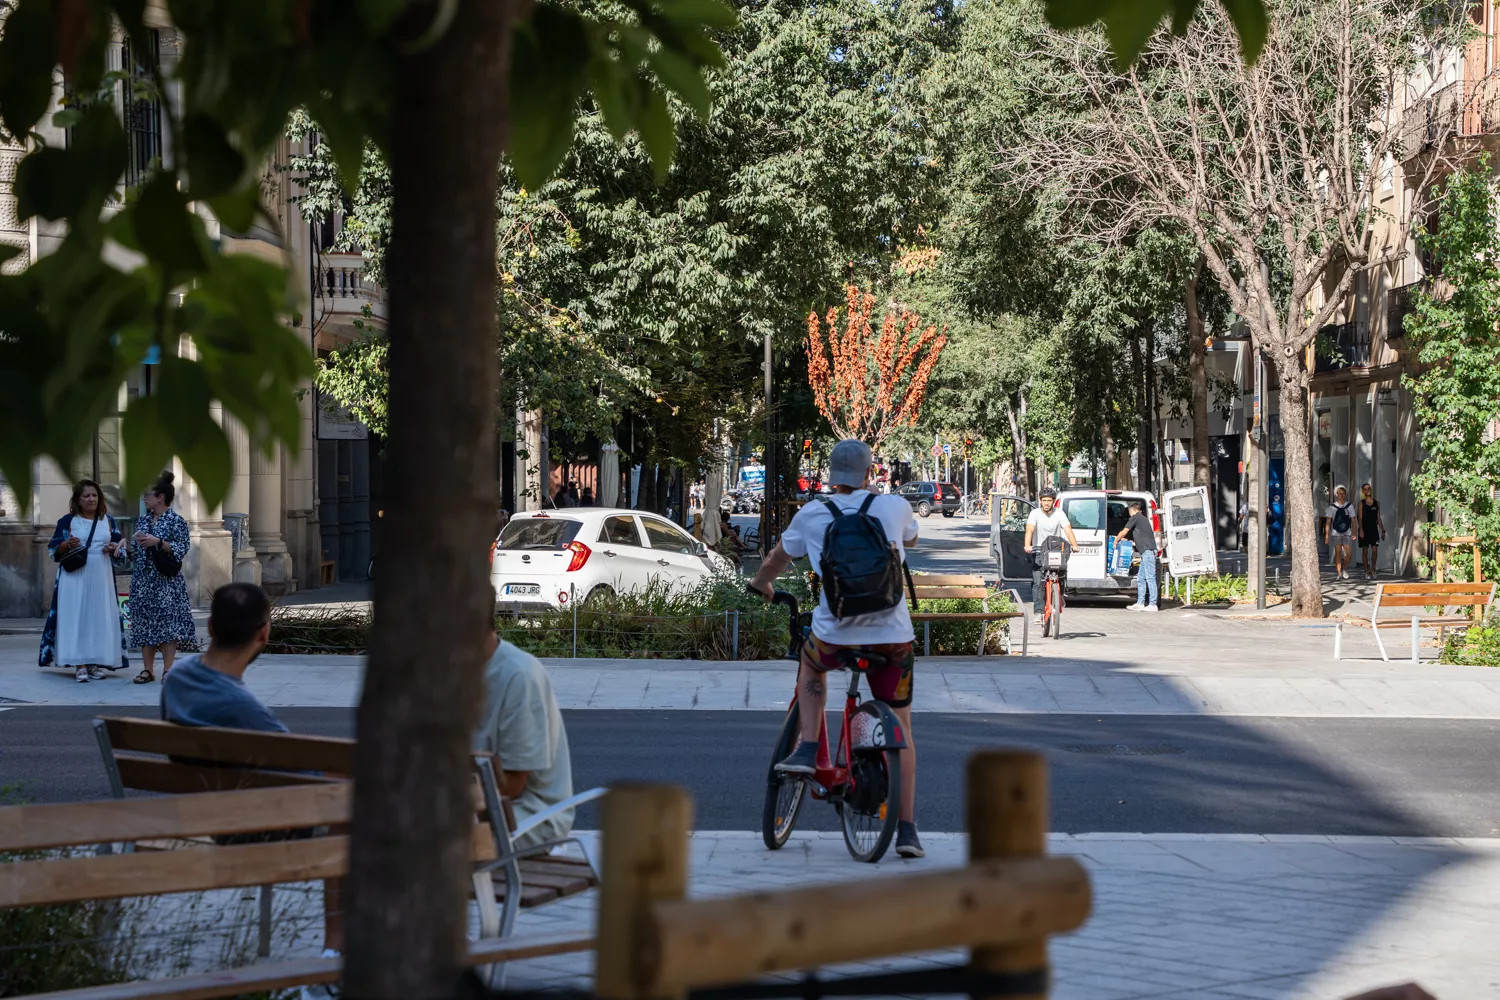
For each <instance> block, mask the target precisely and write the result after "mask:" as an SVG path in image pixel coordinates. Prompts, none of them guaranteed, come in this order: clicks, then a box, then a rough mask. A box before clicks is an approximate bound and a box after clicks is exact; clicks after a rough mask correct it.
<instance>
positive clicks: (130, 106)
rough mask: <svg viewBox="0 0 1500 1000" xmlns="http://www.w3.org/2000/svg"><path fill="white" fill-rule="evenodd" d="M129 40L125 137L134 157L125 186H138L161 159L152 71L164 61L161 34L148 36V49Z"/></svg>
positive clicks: (124, 64) (123, 51)
mask: <svg viewBox="0 0 1500 1000" xmlns="http://www.w3.org/2000/svg"><path fill="white" fill-rule="evenodd" d="M138 48H139V47H138V46H134V45H132V44H131V42H130V40H129V39H126V40H125V42H124V43H122V44H121V46H120V68H121V70H122V71H123V72H124V73H125V75H126V83H125V89H124V93H123V94H122V95H121V97H122V101H123V105H124V106H123V117H124V121H125V137H126V139H127V141H128V143H129V149H130V157H129V160H128V162H127V163H126V164H125V186H126V187H127V188H132V187H138V186H140V185H141V184H143V183H144V182H145V181H146V178H147V177H149V176H150V175H151V171H152V170H153V169H155V167H156V164H157V163H159V162H160V161H161V100H160V96H159V95H158V94H157V93H156V83H155V81H154V80H153V79H152V73H153V71H154V70H155V69H156V67H157V66H159V65H160V60H161V34H160V33H159V32H156V31H152V32H150V33H149V34H148V35H147V39H146V45H145V49H144V51H138Z"/></svg>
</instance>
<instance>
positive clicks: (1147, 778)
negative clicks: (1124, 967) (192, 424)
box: [0, 707, 1500, 837]
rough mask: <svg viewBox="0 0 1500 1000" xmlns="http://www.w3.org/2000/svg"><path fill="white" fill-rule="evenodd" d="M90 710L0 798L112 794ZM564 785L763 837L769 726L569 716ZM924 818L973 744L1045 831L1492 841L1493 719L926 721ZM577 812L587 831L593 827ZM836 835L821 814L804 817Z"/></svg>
mask: <svg viewBox="0 0 1500 1000" xmlns="http://www.w3.org/2000/svg"><path fill="white" fill-rule="evenodd" d="M98 711H99V710H98V709H95V708H84V707H80V708H43V707H38V708H17V709H12V710H9V711H0V788H4V787H5V786H17V785H19V786H20V788H19V794H20V795H21V796H23V797H24V798H25V799H27V800H29V801H33V802H49V801H51V802H57V801H76V800H79V799H89V798H102V797H104V796H106V795H108V794H109V792H108V787H107V785H106V784H105V779H104V772H103V769H102V766H101V764H100V761H99V754H98V750H97V748H96V744H95V743H94V737H93V732H92V729H91V728H90V726H89V722H88V720H89V719H91V718H92V717H93V716H94V715H96V714H98ZM279 714H280V715H281V717H282V719H283V720H284V721H285V722H286V723H287V725H288V726H290V727H291V728H292V729H294V730H297V731H302V732H310V733H320V734H327V735H350V734H351V732H352V729H353V714H352V713H351V712H349V711H345V710H337V709H312V708H301V709H284V710H282V711H281V712H280V713H279ZM565 715H566V717H567V724H568V734H569V739H570V742H571V746H572V752H573V766H574V785H575V787H577V788H580V789H582V788H588V787H591V786H593V785H598V784H607V783H608V782H610V781H614V780H621V779H634V780H647V781H664V782H674V783H678V784H682V785H685V786H687V787H688V788H690V789H691V790H692V792H693V795H694V798H695V801H696V808H697V819H696V825H697V826H698V828H700V829H705V830H753V829H756V828H757V825H758V823H759V815H760V804H761V800H762V794H763V790H764V788H765V776H766V767H767V764H768V762H769V757H770V750H771V745H772V742H773V740H774V738H775V736H776V733H777V731H778V728H779V726H780V721H781V720H780V717H779V716H778V715H775V714H771V713H762V712H659V711H656V712H653V711H577V712H567V713H565ZM916 723H917V724H916V730H917V734H916V735H917V739H918V749H919V752H920V758H919V761H920V769H919V784H918V821H919V823H920V824H921V825H922V827H923V828H924V829H928V830H958V829H962V826H963V801H962V796H963V791H962V771H963V761H964V758H965V757H966V756H967V755H968V753H969V752H970V751H971V750H973V749H974V748H976V747H980V746H986V745H1001V744H1006V745H1024V746H1033V747H1039V748H1042V749H1043V750H1045V751H1046V752H1047V754H1048V757H1049V759H1050V760H1051V766H1052V777H1053V784H1052V815H1053V828H1054V829H1056V830H1059V831H1064V832H1070V833H1078V832H1087V831H1111V832H1119V831H1139V832H1143V833H1159V832H1176V833H1262V834H1264V833H1292V834H1371V835H1384V836H1471V837H1493V836H1500V782H1497V781H1496V780H1495V775H1496V774H1497V773H1500V722H1485V721H1449V720H1420V719H1388V720H1373V719H1243V718H1236V719H1225V718H1211V717H1176V718H1163V717H1159V716H1155V717H1153V716H1113V717H1109V718H1102V719H1101V718H1096V717H1093V716H1085V715H990V716H981V715H941V714H926V715H919V716H918V717H917V720H916ZM596 823H597V815H596V814H595V813H594V812H593V811H592V810H589V811H586V812H585V813H584V814H583V815H582V816H581V817H580V819H579V825H580V827H584V828H587V827H593V826H595V825H596ZM802 823H803V824H804V825H805V826H806V827H809V828H817V829H836V828H837V827H836V826H835V825H834V824H835V815H834V812H833V810H832V809H830V808H827V807H826V806H823V805H821V804H813V808H808V809H805V810H804V813H803V819H802Z"/></svg>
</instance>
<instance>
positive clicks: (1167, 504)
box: [1161, 486, 1219, 577]
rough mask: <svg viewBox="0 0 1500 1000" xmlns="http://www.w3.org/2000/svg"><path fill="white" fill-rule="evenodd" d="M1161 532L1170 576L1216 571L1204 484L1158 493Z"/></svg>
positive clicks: (1203, 573) (1206, 488)
mask: <svg viewBox="0 0 1500 1000" xmlns="http://www.w3.org/2000/svg"><path fill="white" fill-rule="evenodd" d="M1161 500H1162V533H1163V534H1164V535H1165V536H1166V544H1167V568H1168V569H1169V570H1170V571H1171V573H1172V575H1173V576H1176V577H1184V576H1208V575H1211V574H1215V573H1218V572H1219V557H1218V553H1217V552H1215V550H1214V526H1213V520H1212V517H1211V513H1212V511H1211V508H1210V507H1209V503H1208V487H1206V486H1189V487H1187V488H1186V489H1181V490H1172V491H1170V492H1168V493H1165V494H1163V495H1162V498H1161Z"/></svg>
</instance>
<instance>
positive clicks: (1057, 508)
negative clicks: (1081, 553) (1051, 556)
mask: <svg viewBox="0 0 1500 1000" xmlns="http://www.w3.org/2000/svg"><path fill="white" fill-rule="evenodd" d="M1038 502H1040V503H1041V506H1040V507H1037V508H1036V509H1034V510H1033V511H1032V512H1031V513H1030V514H1028V515H1027V517H1026V538H1025V540H1024V541H1023V543H1022V547H1023V548H1025V550H1026V552H1027V554H1028V555H1031V556H1032V557H1033V558H1032V565H1031V606H1032V608H1033V609H1035V611H1036V613H1037V614H1041V613H1042V610H1043V607H1042V600H1043V598H1044V597H1045V596H1046V595H1045V594H1044V593H1043V592H1042V567H1041V565H1040V564H1039V563H1038V562H1037V561H1036V559H1035V553H1036V552H1037V551H1038V550H1039V549H1041V548H1042V547H1043V545H1045V544H1046V541H1047V539H1049V538H1058V537H1060V538H1066V539H1067V541H1068V544H1069V545H1071V546H1072V547H1073V550H1074V551H1075V552H1076V551H1077V550H1078V537H1077V536H1076V535H1074V534H1073V525H1072V524H1070V523H1068V515H1066V514H1064V513H1063V509H1062V506H1061V505H1060V504H1059V503H1058V502H1057V491H1056V490H1054V489H1053V488H1052V487H1050V486H1043V487H1042V493H1041V496H1040V497H1039V498H1038Z"/></svg>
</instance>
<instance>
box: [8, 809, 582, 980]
mask: <svg viewBox="0 0 1500 1000" xmlns="http://www.w3.org/2000/svg"><path fill="white" fill-rule="evenodd" d="M352 803H353V784H352V783H351V782H348V781H337V780H324V781H311V782H304V783H300V784H288V785H281V786H268V787H261V788H248V789H244V790H240V791H213V792H195V793H191V794H177V795H158V796H146V797H132V798H129V799H123V800H105V801H101V802H80V803H69V804H65V805H26V806H10V807H5V808H0V852H16V853H18V854H20V855H21V856H22V857H23V858H24V859H25V860H17V861H11V862H9V863H7V864H4V865H3V866H0V908H7V909H8V908H13V907H23V906H45V905H51V904H60V903H75V902H80V901H84V900H121V899H130V898H136V897H144V896H159V895H165V894H170V893H187V892H207V891H212V890H219V889H237V888H248V887H251V886H259V885H267V884H273V883H277V882H282V883H287V882H304V881H312V880H317V879H325V880H326V879H338V878H341V877H343V876H344V875H346V874H347V872H348V862H349V838H348V837H347V836H346V835H345V834H344V833H343V832H342V831H343V830H344V829H345V828H346V827H347V824H348V823H349V821H350V816H351V807H352ZM291 830H297V831H299V832H300V833H301V834H303V835H302V836H299V837H298V838H297V839H283V840H271V841H267V842H258V843H229V844H224V843H219V842H217V841H215V840H214V839H213V838H215V837H223V836H233V835H243V834H265V833H273V832H283V831H291ZM309 834H310V835H309ZM169 841H175V842H180V843H182V844H183V845H184V846H183V847H182V848H181V849H179V850H174V851H161V850H157V851H137V850H132V849H131V847H132V845H133V844H140V843H149V842H154V843H163V842H169ZM117 847H118V848H119V849H118V850H117V849H116V848H117ZM472 850H473V857H474V861H475V864H476V873H475V881H476V885H479V884H482V883H487V882H488V881H489V875H488V869H487V868H486V867H485V866H486V865H487V864H489V863H493V862H494V861H495V860H496V851H495V840H494V838H493V836H492V833H491V831H490V828H489V824H487V823H485V822H483V821H482V820H481V821H478V822H476V824H475V826H474V834H473V844H472ZM38 853H41V854H43V855H44V856H42V857H36V855H37V854H38ZM8 943H9V942H8ZM37 944H38V945H39V946H41V947H45V946H46V944H47V942H37ZM592 947H593V939H592V938H591V937H587V936H579V935H567V936H564V935H556V934H551V935H545V936H542V935H538V936H534V937H526V938H523V937H506V938H504V939H501V938H498V937H495V936H493V935H488V936H481V938H480V939H479V940H476V941H474V942H471V945H470V949H469V954H468V959H469V961H470V962H471V963H473V964H475V965H494V964H497V963H503V962H507V961H513V960H517V959H521V958H536V957H542V956H546V955H559V954H566V953H569V952H578V951H588V950H589V949H591V948H592ZM341 971H342V961H341V960H340V959H337V958H318V959H312V958H304V959H295V960H288V961H280V962H260V963H255V964H252V965H247V966H243V967H240V968H232V969H224V970H218V971H213V972H205V973H196V974H191V975H184V976H176V977H172V978H168V979H161V980H153V981H150V982H144V981H136V982H126V983H117V984H112V985H107V986H97V987H88V988H83V989H74V990H66V991H62V992H57V993H46V994H36V995H34V996H36V997H46V998H51V1000H144V998H162V1000H200V998H205V1000H206V998H211V997H223V996H236V995H240V994H246V993H254V992H259V991H263V990H278V989H284V988H287V987H291V986H299V985H308V984H313V983H333V982H337V981H338V980H339V978H340V975H341Z"/></svg>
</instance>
